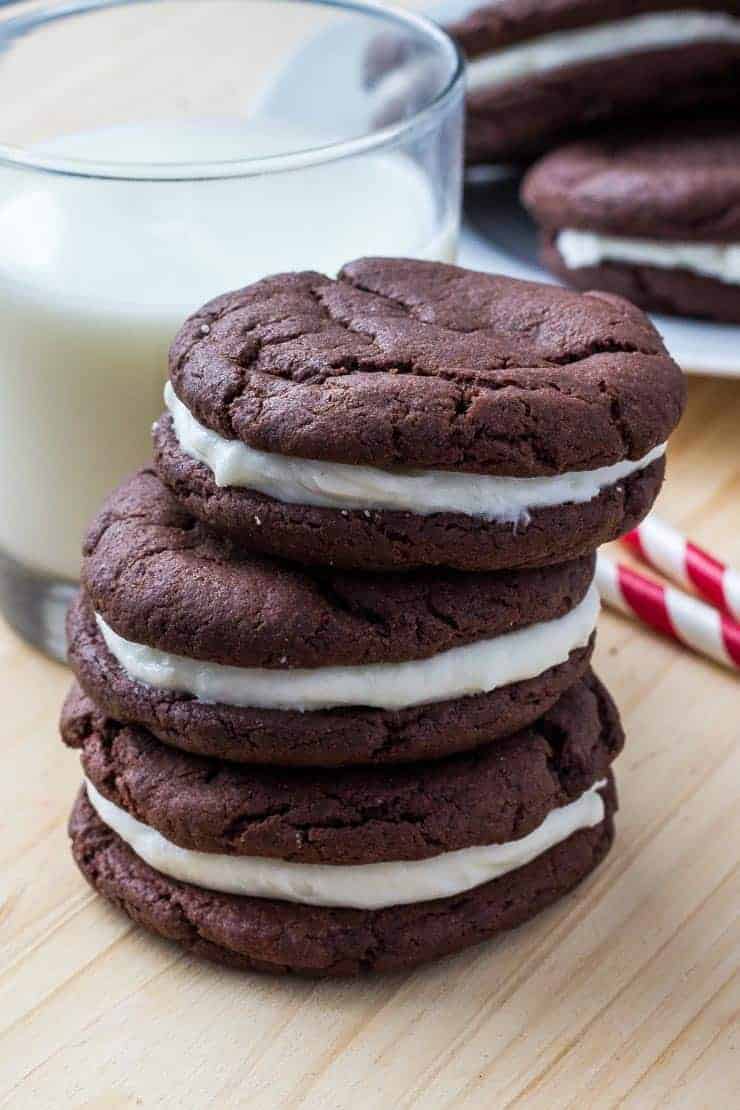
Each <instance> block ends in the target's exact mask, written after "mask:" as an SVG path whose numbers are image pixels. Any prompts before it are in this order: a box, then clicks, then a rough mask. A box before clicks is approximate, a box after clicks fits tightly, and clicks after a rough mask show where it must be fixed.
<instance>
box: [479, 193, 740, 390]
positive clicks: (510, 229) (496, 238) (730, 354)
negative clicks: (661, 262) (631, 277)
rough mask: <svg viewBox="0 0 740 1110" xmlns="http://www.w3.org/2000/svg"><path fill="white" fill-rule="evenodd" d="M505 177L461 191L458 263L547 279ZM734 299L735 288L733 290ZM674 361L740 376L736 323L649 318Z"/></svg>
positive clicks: (690, 369)
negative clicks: (462, 204) (461, 212)
mask: <svg viewBox="0 0 740 1110" xmlns="http://www.w3.org/2000/svg"><path fill="white" fill-rule="evenodd" d="M517 192H518V183H517V182H516V181H515V180H513V179H512V178H510V177H502V178H500V179H498V180H495V179H494V180H491V181H486V182H483V181H481V182H474V181H471V182H469V183H468V185H467V186H466V190H465V218H464V221H463V228H462V236H461V239H460V253H459V262H460V265H461V266H468V267H469V268H470V269H471V270H485V271H488V272H491V273H498V274H507V275H508V276H509V277H515V278H524V279H526V280H528V281H547V282H553V281H554V280H555V279H554V278H552V277H551V276H550V275H549V274H548V273H547V271H545V270H543V269H542V268H541V267H540V266H539V265H538V263H537V232H536V229H535V226H534V224H533V223H532V221H531V220H530V218H529V216H528V215H527V213H526V212H525V211H524V209H523V208H522V207H521V205H520V204H519V201H518V199H517ZM738 296H739V297H740V289H738ZM652 320H653V322H654V323H655V326H656V327H657V328H658V330H659V331H660V333H661V335H662V336H663V339H664V340H665V344H666V346H667V347H668V350H669V351H670V353H671V354H672V355H673V357H674V358H675V360H676V362H678V363H679V365H680V366H682V367H683V369H684V370H686V371H687V373H691V374H716V375H720V376H722V377H729V378H740V326H738V325H737V324H715V323H711V322H709V321H705V320H691V319H688V318H685V317H680V316H662V315H659V316H658V315H656V316H652Z"/></svg>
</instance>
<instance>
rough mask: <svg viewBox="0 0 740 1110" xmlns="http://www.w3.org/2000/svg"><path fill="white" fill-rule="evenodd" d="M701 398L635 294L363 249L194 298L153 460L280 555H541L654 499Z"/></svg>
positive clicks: (314, 558) (485, 558) (621, 526)
mask: <svg viewBox="0 0 740 1110" xmlns="http://www.w3.org/2000/svg"><path fill="white" fill-rule="evenodd" d="M684 394H685V385H684V380H683V376H682V374H681V372H680V370H679V369H678V367H677V366H676V365H675V363H674V362H673V361H672V360H671V359H670V357H669V356H668V354H667V353H666V350H665V348H664V346H663V343H662V341H661V339H660V337H659V335H658V333H657V332H656V331H655V329H654V328H653V327H652V325H651V324H650V323H649V321H648V320H647V319H646V318H645V316H644V315H643V314H642V313H641V312H640V311H639V310H638V309H636V308H634V307H633V306H632V305H631V304H628V303H627V302H626V301H623V300H620V299H618V298H616V297H613V296H610V295H609V294H602V293H598V294H597V293H591V294H588V295H585V296H584V295H581V294H576V293H572V292H568V291H566V290H562V289H558V288H555V287H552V286H545V285H539V284H534V283H530V282H519V281H515V280H512V279H509V278H502V277H496V276H493V275H490V274H479V273H474V272H472V271H468V270H464V269H461V268H458V267H455V266H448V265H445V264H442V263H433V262H418V261H409V260H397V259H396V260H393V259H365V260H361V261H358V262H353V263H351V264H349V265H348V266H346V267H345V268H344V269H343V270H342V272H341V274H340V276H339V278H338V279H337V280H332V279H330V278H327V277H324V276H322V275H320V274H316V273H299V274H285V275H279V276H277V277H272V278H267V279H265V280H264V281H261V282H257V283H256V284H255V285H251V286H248V287H247V288H245V289H242V290H238V291H236V292H234V293H229V294H226V295H225V296H222V297H219V298H217V299H216V300H215V301H212V302H211V303H210V304H208V305H205V306H204V307H203V308H202V309H201V310H199V311H198V312H196V313H195V314H194V315H193V316H192V317H191V318H190V319H189V320H188V321H187V322H186V324H185V325H184V327H183V328H182V329H181V331H180V333H179V334H178V336H177V337H176V339H175V341H174V343H173V345H172V348H171V352H170V381H169V383H168V386H167V391H166V402H167V408H168V412H167V413H166V414H165V416H164V417H163V418H162V419H161V420H160V421H159V422H158V424H157V425H156V426H155V465H156V467H157V470H158V472H159V474H160V476H161V478H162V479H163V481H164V482H165V483H166V484H167V485H168V486H169V488H170V489H171V490H172V493H173V494H174V496H175V497H176V498H177V499H178V500H179V501H180V502H181V504H182V505H183V506H185V507H186V508H187V509H188V511H189V512H190V513H192V514H193V515H194V516H196V517H198V518H199V519H200V520H202V521H203V522H204V523H205V524H206V525H209V526H210V527H212V528H214V529H215V530H218V531H219V532H222V533H224V534H227V535H229V536H231V537H232V538H234V539H235V540H237V541H239V542H240V543H242V544H244V545H245V546H247V547H250V548H252V549H255V550H259V551H263V552H266V553H270V554H277V555H280V556H281V557H283V558H287V559H292V560H296V561H299V562H303V563H312V564H323V565H330V566H331V565H333V566H337V567H345V568H350V569H360V570H382V571H386V570H390V569H407V568H412V567H422V566H434V565H440V566H448V567H454V568H458V569H462V570H472V571H490V570H496V569H499V568H511V567H524V566H530V567H531V566H542V565H546V564H550V563H558V562H563V561H565V560H570V559H573V558H575V557H579V556H582V555H585V554H587V553H591V552H592V551H593V550H594V549H595V548H596V547H597V546H598V545H599V544H601V543H604V542H606V541H608V540H611V539H614V538H615V537H617V536H618V535H620V534H621V533H623V532H625V531H627V530H629V529H630V528H632V527H634V525H635V524H636V523H637V522H638V521H639V520H640V519H641V518H642V517H643V516H644V515H645V514H646V513H647V512H648V510H649V509H650V507H651V505H652V503H653V501H654V499H655V497H656V495H657V493H658V490H659V488H660V485H661V482H662V478H663V473H664V465H665V460H664V451H665V441H666V439H667V438H668V436H669V434H670V432H671V431H672V430H673V428H674V427H675V425H676V424H677V422H678V419H679V417H680V414H681V411H682V407H683V404H684Z"/></svg>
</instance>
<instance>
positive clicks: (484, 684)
mask: <svg viewBox="0 0 740 1110" xmlns="http://www.w3.org/2000/svg"><path fill="white" fill-rule="evenodd" d="M471 604H475V597H474V596H473V597H472V598H471ZM598 615H599V595H598V592H597V590H596V587H595V586H594V585H593V584H592V585H591V587H590V588H589V590H588V592H587V594H586V596H585V597H584V598H583V600H582V601H581V602H579V604H578V605H576V606H574V608H573V609H571V610H570V612H569V613H566V614H565V616H563V617H557V618H555V619H554V620H550V621H541V622H539V623H538V624H531V625H528V626H527V627H525V628H518V629H516V630H515V631H513V632H506V633H504V634H503V635H501V636H495V637H493V638H491V639H487V640H478V641H477V642H476V643H472V644H465V645H463V646H461V647H455V648H450V649H449V650H448V651H443V652H440V653H439V654H438V655H433V656H432V657H431V658H429V659H413V660H409V661H407V662H402V663H368V664H365V665H361V666H333V667H316V668H315V669H308V668H294V669H288V668H286V669H284V670H277V669H269V668H267V667H232V666H227V665H225V664H223V663H209V662H204V661H203V660H200V659H188V658H186V657H185V656H182V655H173V654H171V653H169V652H165V651H160V650H159V649H158V648H152V647H148V646H147V645H146V644H137V643H133V642H132V641H131V640H126V639H124V638H123V637H122V636H119V635H118V633H117V632H114V631H113V629H112V628H111V627H110V626H109V625H108V624H106V622H105V620H104V619H103V618H102V617H101V616H100V614H96V620H97V622H98V627H99V628H100V631H101V633H102V635H103V639H104V640H105V643H106V645H107V647H108V650H109V651H110V652H111V654H112V655H113V656H114V658H115V659H116V660H117V661H118V663H119V664H120V665H121V667H122V668H123V670H124V671H125V672H126V674H127V675H128V676H129V677H130V678H132V679H134V680H135V681H137V682H141V683H143V684H144V685H146V686H153V687H155V688H156V689H158V690H174V691H178V692H179V693H187V694H191V695H192V696H193V697H195V698H197V699H198V700H199V701H202V702H208V703H216V702H218V703H220V704H222V705H235V706H242V707H247V706H251V707H253V708H258V709H292V710H298V711H300V712H304V711H306V710H315V709H331V708H335V707H338V706H368V707H371V708H376V709H390V710H393V709H405V708H407V707H408V706H412V705H430V704H432V703H434V702H440V701H448V700H450V699H452V698H463V697H469V696H471V695H474V694H483V693H489V692H490V691H491V690H495V689H497V688H498V687H499V686H507V685H509V683H512V682H522V681H524V680H525V679H528V678H535V677H536V676H537V675H539V674H542V673H543V672H544V671H546V670H549V668H550V667H554V666H556V665H558V664H559V663H564V662H565V661H566V660H567V658H568V656H569V655H570V653H571V652H572V651H574V650H575V649H576V648H580V647H585V645H586V644H587V643H588V641H589V639H590V637H591V633H592V632H593V630H594V628H595V627H596V621H597V618H598Z"/></svg>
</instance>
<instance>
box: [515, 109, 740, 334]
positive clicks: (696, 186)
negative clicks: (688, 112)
mask: <svg viewBox="0 0 740 1110" xmlns="http://www.w3.org/2000/svg"><path fill="white" fill-rule="evenodd" d="M738 106H739V107H740V91H739V92H738ZM522 198H523V200H524V203H525V205H526V206H527V208H528V209H529V211H530V213H531V215H532V217H533V218H534V220H535V221H536V222H537V223H538V224H539V226H540V227H541V228H542V261H543V262H544V264H545V265H546V266H548V267H549V268H550V269H551V270H552V271H553V272H554V273H555V274H556V275H557V276H558V277H560V278H563V279H564V280H566V281H567V282H569V283H570V284H571V285H575V286H577V287H579V288H581V289H590V288H598V289H606V290H609V291H611V292H613V293H618V294H620V295H622V296H625V297H629V298H630V299H631V300H632V301H634V302H635V303H636V304H639V305H641V306H642V307H644V308H648V309H651V310H654V311H656V312H667V313H672V314H678V315H683V316H703V317H708V318H710V319H713V320H723V321H728V322H734V323H740V120H739V119H738V116H737V113H736V114H735V116H734V118H732V119H730V118H723V117H708V118H704V119H693V120H690V121H683V122H677V123H675V124H672V125H671V126H669V127H664V128H662V129H660V130H659V131H655V130H653V129H650V130H648V129H642V130H640V131H622V132H616V133H614V134H610V135H606V136H603V137H601V138H599V139H594V140H590V141H587V142H580V143H573V144H569V145H568V146H564V147H561V148H560V149H559V150H556V151H554V152H553V153H552V154H549V155H548V156H547V157H545V158H543V159H542V160H541V161H540V162H538V163H537V164H536V165H535V166H534V167H533V168H532V169H531V170H530V171H529V174H528V175H527V177H526V178H525V180H524V185H523V189H522Z"/></svg>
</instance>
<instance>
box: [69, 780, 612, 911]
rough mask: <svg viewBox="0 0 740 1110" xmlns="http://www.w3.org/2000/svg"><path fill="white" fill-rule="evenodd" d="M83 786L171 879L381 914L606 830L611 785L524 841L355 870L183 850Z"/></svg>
mask: <svg viewBox="0 0 740 1110" xmlns="http://www.w3.org/2000/svg"><path fill="white" fill-rule="evenodd" d="M85 785H86V788H87V796H88V798H89V799H90V804H91V805H92V807H93V809H94V810H95V812H96V813H97V814H98V817H100V819H101V821H103V822H104V824H106V825H107V826H108V827H109V828H110V829H112V830H113V831H114V832H115V833H117V835H118V836H120V838H121V840H123V841H125V843H126V844H128V846H129V848H131V850H132V851H133V852H134V853H135V854H136V855H137V856H138V857H139V858H140V859H143V860H144V862H145V863H148V864H149V866H150V867H153V868H154V869H155V870H156V871H159V872H161V873H162V874H163V875H169V876H170V878H172V879H178V880H179V881H180V882H184V883H191V884H192V885H193V886H198V887H203V888H204V889H206V890H214V891H219V892H220V893H222V894H239V895H244V896H247V897H251V898H275V899H279V900H281V901H283V902H301V903H303V904H304V905H310V906H340V907H344V908H347V909H358V910H379V909H384V908H385V907H387V906H403V905H409V904H411V903H414V902H427V901H430V900H432V899H435V898H449V897H451V896H452V895H455V894H462V893H463V892H464V891H466V890H472V889H473V888H474V887H477V886H481V885H482V884H483V883H489V882H491V881H492V880H493V879H499V878H501V876H502V875H506V874H508V872H509V871H515V870H516V869H517V868H519V867H524V866H525V865H526V864H528V863H530V862H531V861H532V860H533V859H536V858H537V856H540V855H542V854H543V853H544V852H547V851H548V850H549V849H550V848H553V847H554V846H555V845H556V844H560V843H562V841H564V840H567V839H568V837H569V836H572V835H573V833H575V832H577V831H578V830H579V829H592V828H594V827H595V826H596V825H599V824H601V822H602V821H603V820H604V802H603V799H602V797H601V795H600V794H599V793H598V791H599V790H601V789H602V788H603V787H604V786H606V779H603V780H602V781H601V782H597V783H595V784H594V785H593V786H592V787H591V789H590V790H587V791H586V793H585V794H582V795H581V796H580V798H577V799H576V800H575V801H574V802H570V803H569V804H568V805H566V806H562V807H561V808H560V809H554V810H552V811H551V812H550V813H548V815H547V817H546V818H545V820H544V821H543V822H542V824H541V825H538V827H537V828H536V829H534V831H533V832H531V833H529V834H528V835H527V836H524V837H522V838H521V839H520V840H510V841H508V842H506V843H505V844H484V845H481V846H480V847H474V848H461V849H460V850H458V851H456V852H443V853H442V854H441V855H439V856H433V857H432V858H431V859H424V860H402V861H394V862H390V863H364V864H357V865H346V864H337V865H332V864H323V863H289V862H287V861H286V860H277V859H266V858H264V857H260V856H229V855H220V854H216V853H211V852H196V851H193V850H191V849H189V848H180V847H178V846H177V845H176V844H173V843H172V841H170V840H167V839H166V838H165V837H164V836H162V834H161V833H159V832H157V831H156V829H153V828H151V826H149V825H145V824H143V823H142V822H141V821H137V820H136V818H135V817H132V816H131V814H130V813H127V812H126V811H125V810H123V809H121V808H120V807H119V806H117V805H115V804H114V803H113V802H110V801H108V799H107V798H104V797H103V796H102V794H100V793H99V792H98V791H97V790H96V789H95V787H94V786H93V784H92V783H91V782H89V781H87V780H86V784H85Z"/></svg>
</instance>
